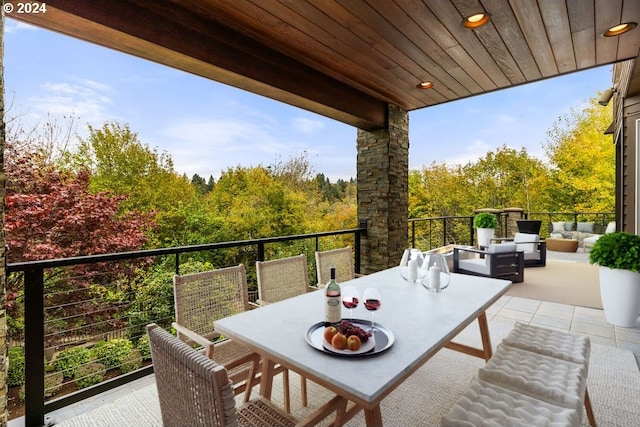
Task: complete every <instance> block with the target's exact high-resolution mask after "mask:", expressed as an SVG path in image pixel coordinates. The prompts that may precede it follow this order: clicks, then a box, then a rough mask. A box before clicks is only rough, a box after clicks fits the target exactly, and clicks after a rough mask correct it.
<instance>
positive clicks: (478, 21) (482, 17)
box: [462, 13, 489, 28]
mask: <svg viewBox="0 0 640 427" xmlns="http://www.w3.org/2000/svg"><path fill="white" fill-rule="evenodd" d="M487 22H489V14H488V13H476V14H474V15H471V16H468V17H466V18H465V19H464V20H463V21H462V26H463V27H465V28H478V27H482V26H483V25H484V24H486V23H487Z"/></svg>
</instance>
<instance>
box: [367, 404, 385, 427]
mask: <svg viewBox="0 0 640 427" xmlns="http://www.w3.org/2000/svg"><path fill="white" fill-rule="evenodd" d="M364 419H365V421H366V423H367V427H382V412H380V405H378V406H376V407H375V408H372V409H365V410H364Z"/></svg>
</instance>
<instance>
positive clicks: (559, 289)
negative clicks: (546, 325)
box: [507, 260, 602, 309]
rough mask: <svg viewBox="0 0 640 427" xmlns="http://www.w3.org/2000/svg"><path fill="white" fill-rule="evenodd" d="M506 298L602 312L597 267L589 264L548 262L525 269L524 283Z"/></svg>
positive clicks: (517, 286) (518, 284)
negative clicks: (539, 301) (589, 308)
mask: <svg viewBox="0 0 640 427" xmlns="http://www.w3.org/2000/svg"><path fill="white" fill-rule="evenodd" d="M507 295H511V296H514V297H522V298H530V299H536V300H541V301H549V302H557V303H560V304H569V305H575V306H580V307H591V308H598V309H602V300H601V299H600V282H599V279H598V267H597V266H595V265H591V264H584V263H576V262H566V261H555V260H552V261H549V260H547V265H546V266H544V267H527V268H525V269H524V281H523V282H522V283H514V284H513V286H511V289H509V291H508V292H507Z"/></svg>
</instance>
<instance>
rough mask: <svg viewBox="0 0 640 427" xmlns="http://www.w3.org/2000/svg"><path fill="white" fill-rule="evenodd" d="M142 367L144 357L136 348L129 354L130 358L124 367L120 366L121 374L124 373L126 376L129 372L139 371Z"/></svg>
mask: <svg viewBox="0 0 640 427" xmlns="http://www.w3.org/2000/svg"><path fill="white" fill-rule="evenodd" d="M140 366H142V355H141V354H140V351H138V349H137V348H134V349H133V350H131V352H130V353H129V357H127V358H126V359H125V360H124V362H123V363H122V365H120V372H122V373H123V374H126V373H128V372H131V371H135V370H136V369H139V368H140Z"/></svg>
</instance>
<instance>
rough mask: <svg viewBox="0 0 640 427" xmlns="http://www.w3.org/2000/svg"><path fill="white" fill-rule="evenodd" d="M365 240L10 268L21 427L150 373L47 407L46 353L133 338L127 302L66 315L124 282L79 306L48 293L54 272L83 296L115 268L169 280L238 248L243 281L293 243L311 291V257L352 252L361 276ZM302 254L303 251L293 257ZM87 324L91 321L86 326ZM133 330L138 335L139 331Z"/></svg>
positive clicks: (347, 233) (342, 234)
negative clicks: (18, 317)
mask: <svg viewBox="0 0 640 427" xmlns="http://www.w3.org/2000/svg"><path fill="white" fill-rule="evenodd" d="M364 232H366V228H354V229H347V230H339V231H330V232H321V233H311V234H302V235H293V236H284V237H272V238H263V239H251V240H242V241H234V242H223V243H212V244H203V245H196V246H185V247H174V248H164V249H154V250H143V251H135V252H123V253H114V254H104V255H90V256H81V257H74V258H64V259H55V260H44V261H31V262H18V263H10V264H8V265H7V268H6V274H7V277H12V278H15V277H16V275H18V277H21V278H22V279H23V289H24V300H23V305H24V350H25V351H24V356H25V390H24V391H25V393H24V395H25V414H26V415H25V425H26V426H27V427H30V426H41V425H44V417H45V414H46V413H49V412H52V411H55V410H57V409H60V408H63V407H65V406H68V405H71V404H73V403H75V402H78V401H81V400H84V399H87V398H89V397H91V396H95V395H96V394H98V393H102V392H104V391H107V390H110V389H112V388H115V387H117V386H120V385H122V384H126V383H128V382H131V381H134V380H136V379H138V378H141V377H143V376H146V375H149V374H150V373H152V372H153V369H152V366H151V365H148V366H146V367H142V368H139V369H136V370H134V371H133V372H129V373H126V374H123V375H119V376H117V377H115V378H112V379H110V380H107V381H104V382H101V383H99V384H96V385H93V386H90V387H87V388H84V389H81V390H78V391H75V392H73V393H71V394H68V395H65V396H62V397H59V398H54V399H53V400H49V401H47V400H46V399H45V364H44V363H43V360H46V359H45V354H46V352H45V350H47V352H48V351H49V350H55V349H56V347H59V346H62V345H68V344H71V343H73V342H74V341H75V342H77V343H79V342H80V341H81V340H80V338H86V339H89V340H91V339H93V342H94V343H95V341H96V340H105V339H107V338H108V337H114V336H127V335H131V333H132V332H131V331H132V327H131V325H128V326H127V325H126V324H125V325H123V319H122V318H121V317H122V313H123V311H122V308H123V307H125V308H128V307H129V302H127V301H125V302H122V301H121V302H120V303H118V304H115V306H114V307H109V308H108V309H103V308H101V309H100V310H97V309H96V310H95V311H94V312H92V313H91V316H89V315H87V314H86V312H83V313H85V315H84V316H82V315H78V314H69V313H70V307H71V306H72V305H73V304H83V305H84V306H85V307H86V306H88V305H90V306H92V307H93V306H95V305H99V303H101V302H104V301H98V300H104V299H108V298H109V295H110V294H113V293H115V292H116V291H118V290H119V289H120V288H122V287H123V286H126V284H125V283H123V282H124V281H126V277H118V280H114V281H113V282H114V283H108V284H107V285H108V286H110V288H106V289H105V293H104V295H101V296H95V295H93V296H92V297H91V298H84V299H79V298H77V297H76V296H75V293H74V292H73V291H71V292H69V291H64V292H58V291H55V292H52V291H50V289H49V288H50V287H51V286H50V285H51V283H47V279H50V281H54V280H60V272H61V271H65V270H64V269H67V270H66V273H67V274H65V275H64V279H63V280H69V281H76V282H75V283H78V284H79V285H78V287H79V288H84V284H86V283H89V282H95V281H97V280H99V278H100V277H101V275H103V276H104V275H107V274H106V272H109V271H115V270H117V269H119V268H122V269H124V268H127V269H128V268H131V267H132V266H134V267H136V268H143V266H144V265H145V264H148V263H149V262H150V261H153V260H158V259H160V258H161V257H173V258H174V272H175V274H180V266H181V261H182V262H183V263H184V262H185V257H187V256H188V255H189V254H194V253H202V252H211V251H214V252H215V251H223V250H229V249H230V248H238V249H242V250H243V253H242V256H243V258H244V259H246V260H248V262H247V264H250V265H246V267H247V269H248V276H252V274H251V271H252V270H253V269H255V261H264V260H265V250H266V249H267V248H268V249H269V250H270V251H271V252H274V253H276V252H277V254H283V253H286V245H287V244H288V245H293V244H294V242H298V243H301V242H302V243H301V245H298V246H296V247H295V250H296V251H298V252H297V254H299V253H301V252H304V253H306V255H307V259H308V260H309V264H310V268H309V274H310V280H312V281H311V283H315V281H316V280H315V263H314V253H315V251H318V250H327V249H332V248H334V247H337V246H347V245H349V246H352V247H353V249H354V253H355V256H354V262H355V270H356V272H360V241H361V235H363V233H364ZM310 242H313V243H310ZM301 246H302V251H299V250H300V249H301ZM292 255H293V254H292ZM81 266H92V268H91V269H90V270H91V272H90V273H87V272H83V273H78V269H79V268H80V267H81ZM69 269H70V270H69ZM98 271H102V273H96V272H98ZM56 277H57V279H56ZM253 277H255V274H253ZM60 313H63V314H60ZM171 315H172V314H171ZM56 316H57V317H56ZM88 317H91V318H92V319H97V320H96V321H95V322H91V323H89V322H88ZM150 320H152V321H155V322H158V323H164V324H170V321H171V320H172V319H171V318H167V319H164V318H163V319H157V318H156V319H150ZM69 325H72V326H69ZM135 326H136V327H138V329H140V328H139V326H140V325H135ZM142 333H143V332H140V333H138V335H137V336H136V338H140V334H142Z"/></svg>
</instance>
